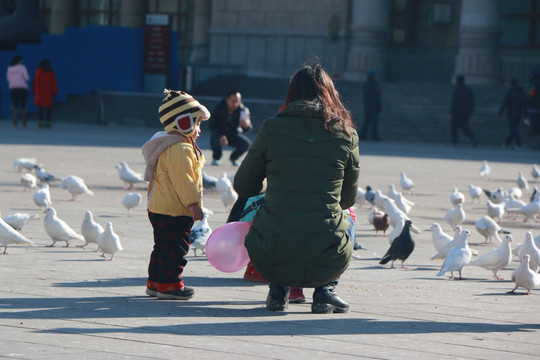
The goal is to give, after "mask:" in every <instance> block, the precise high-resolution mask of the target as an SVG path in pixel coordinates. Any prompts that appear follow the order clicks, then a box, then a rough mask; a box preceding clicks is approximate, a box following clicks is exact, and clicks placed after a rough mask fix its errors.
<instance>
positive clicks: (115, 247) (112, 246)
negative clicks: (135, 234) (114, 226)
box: [97, 229, 124, 254]
mask: <svg viewBox="0 0 540 360" xmlns="http://www.w3.org/2000/svg"><path fill="white" fill-rule="evenodd" d="M97 241H98V245H99V248H100V249H101V251H102V252H103V253H104V254H114V253H116V252H118V251H122V250H124V248H123V247H122V244H121V243H120V237H119V236H118V235H117V234H115V233H114V232H112V231H110V230H109V229H106V230H105V231H104V232H103V233H102V234H101V235H99V236H98V239H97Z"/></svg>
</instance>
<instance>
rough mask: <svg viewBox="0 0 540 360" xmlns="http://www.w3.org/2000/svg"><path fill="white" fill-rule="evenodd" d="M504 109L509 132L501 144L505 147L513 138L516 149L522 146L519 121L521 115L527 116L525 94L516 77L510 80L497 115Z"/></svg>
mask: <svg viewBox="0 0 540 360" xmlns="http://www.w3.org/2000/svg"><path fill="white" fill-rule="evenodd" d="M505 111H506V114H507V117H508V125H509V127H510V129H509V131H510V132H509V134H508V136H507V137H506V140H505V141H504V142H503V145H502V146H503V149H506V148H508V147H509V146H510V144H511V143H512V140H514V141H515V146H514V150H518V149H519V148H521V146H522V143H521V135H520V134H519V123H520V121H521V119H522V117H525V116H527V96H526V95H525V91H523V89H522V88H521V86H519V84H518V81H517V79H512V80H510V89H508V91H507V92H506V94H505V95H504V99H503V102H502V104H501V108H500V110H499V116H502V115H503V114H504V112H505Z"/></svg>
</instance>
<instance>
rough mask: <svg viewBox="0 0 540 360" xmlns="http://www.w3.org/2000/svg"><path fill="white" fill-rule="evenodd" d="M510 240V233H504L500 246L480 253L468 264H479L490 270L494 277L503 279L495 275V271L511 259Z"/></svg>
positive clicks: (502, 267)
mask: <svg viewBox="0 0 540 360" xmlns="http://www.w3.org/2000/svg"><path fill="white" fill-rule="evenodd" d="M511 242H512V235H510V234H506V235H504V237H503V241H502V244H501V246H499V247H498V248H496V249H493V250H491V251H488V252H487V253H485V254H482V255H480V256H479V257H478V259H476V260H473V261H471V262H470V263H469V265H475V266H480V267H481V268H484V269H486V270H491V271H492V272H493V277H494V278H495V279H497V280H504V278H503V277H500V276H499V275H497V272H498V271H499V270H501V269H504V268H505V267H507V266H508V265H509V264H510V262H511V261H512V248H511V245H510V243H511Z"/></svg>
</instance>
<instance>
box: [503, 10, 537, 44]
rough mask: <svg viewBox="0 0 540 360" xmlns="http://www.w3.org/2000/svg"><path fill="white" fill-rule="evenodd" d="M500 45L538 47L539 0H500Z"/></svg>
mask: <svg viewBox="0 0 540 360" xmlns="http://www.w3.org/2000/svg"><path fill="white" fill-rule="evenodd" d="M501 10H502V22H501V46H503V47H507V48H525V47H540V0H519V1H516V0H502V3H501Z"/></svg>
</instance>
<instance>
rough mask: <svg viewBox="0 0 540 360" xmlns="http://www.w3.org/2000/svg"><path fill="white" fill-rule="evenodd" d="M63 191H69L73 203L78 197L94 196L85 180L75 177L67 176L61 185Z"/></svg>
mask: <svg viewBox="0 0 540 360" xmlns="http://www.w3.org/2000/svg"><path fill="white" fill-rule="evenodd" d="M60 188H61V189H67V191H69V192H70V193H71V201H75V200H77V195H82V194H86V195H90V196H94V193H93V192H92V191H90V190H89V189H88V187H87V186H86V184H85V183H84V180H83V179H81V178H80V177H78V176H75V175H69V176H66V177H65V178H64V179H62V182H61V183H60Z"/></svg>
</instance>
